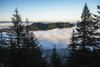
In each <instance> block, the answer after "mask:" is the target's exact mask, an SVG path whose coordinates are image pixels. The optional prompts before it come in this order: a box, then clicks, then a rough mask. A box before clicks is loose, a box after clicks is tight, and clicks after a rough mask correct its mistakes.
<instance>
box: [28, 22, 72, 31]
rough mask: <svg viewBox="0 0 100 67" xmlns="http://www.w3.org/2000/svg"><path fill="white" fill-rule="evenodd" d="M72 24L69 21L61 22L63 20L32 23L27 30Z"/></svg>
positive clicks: (66, 26)
mask: <svg viewBox="0 0 100 67" xmlns="http://www.w3.org/2000/svg"><path fill="white" fill-rule="evenodd" d="M72 26H74V25H73V24H71V23H68V22H66V23H63V22H56V23H41V22H39V23H33V24H31V25H29V30H50V29H54V28H68V27H72Z"/></svg>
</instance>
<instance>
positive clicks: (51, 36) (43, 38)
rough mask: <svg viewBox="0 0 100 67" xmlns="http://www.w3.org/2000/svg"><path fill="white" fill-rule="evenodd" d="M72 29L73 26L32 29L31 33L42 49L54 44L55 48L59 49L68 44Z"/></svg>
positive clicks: (50, 47)
mask: <svg viewBox="0 0 100 67" xmlns="http://www.w3.org/2000/svg"><path fill="white" fill-rule="evenodd" d="M73 29H75V27H71V28H63V29H58V28H56V29H52V30H46V31H33V33H34V34H35V36H36V38H37V40H38V41H39V43H40V45H42V47H43V48H44V49H52V48H53V47H54V45H56V48H57V49H61V48H66V47H67V45H69V43H70V38H71V35H72V31H73Z"/></svg>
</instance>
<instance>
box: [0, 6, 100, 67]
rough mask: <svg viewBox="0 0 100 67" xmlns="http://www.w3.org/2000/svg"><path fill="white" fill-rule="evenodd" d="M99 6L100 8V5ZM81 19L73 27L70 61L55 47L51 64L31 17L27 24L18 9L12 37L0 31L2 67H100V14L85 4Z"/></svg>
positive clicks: (51, 26)
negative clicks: (32, 29) (74, 28)
mask: <svg viewBox="0 0 100 67" xmlns="http://www.w3.org/2000/svg"><path fill="white" fill-rule="evenodd" d="M97 8H98V10H100V6H99V5H98V6H97ZM98 14H100V11H98ZM92 15H93V16H92ZM81 19H82V21H78V23H77V27H76V30H73V33H72V38H71V43H70V45H69V46H68V49H67V50H68V51H69V54H68V55H67V56H66V57H67V58H65V59H66V61H65V62H63V63H62V59H61V58H60V56H59V55H58V54H57V51H56V47H55V46H54V48H53V49H52V55H51V58H50V63H47V61H46V59H45V58H44V57H43V52H44V51H43V49H42V47H41V46H39V43H38V41H37V39H36V37H35V35H34V34H33V33H32V32H30V30H29V28H30V26H31V25H30V26H29V25H28V24H29V23H28V19H26V25H23V23H22V20H21V17H20V15H19V13H18V10H17V9H16V10H15V14H14V15H13V18H12V23H13V26H12V27H11V31H10V34H9V38H8V39H4V38H3V37H2V32H1V33H0V38H1V39H0V67H99V66H100V33H99V32H98V29H100V23H99V22H100V16H98V15H95V14H92V13H91V12H90V10H89V9H88V6H87V4H85V6H84V9H83V13H82V16H81ZM39 24H40V23H39ZM40 25H41V24H40ZM32 26H33V25H32ZM32 26H31V27H32ZM58 26H59V25H58ZM65 26H66V25H65ZM49 27H50V28H55V24H54V25H49ZM32 28H34V27H32ZM43 28H44V27H43ZM50 28H49V29H50ZM36 29H37V28H36ZM75 31H76V32H75ZM65 59H64V60H65Z"/></svg>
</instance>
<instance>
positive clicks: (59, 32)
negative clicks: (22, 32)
mask: <svg viewBox="0 0 100 67" xmlns="http://www.w3.org/2000/svg"><path fill="white" fill-rule="evenodd" d="M1 26H2V27H4V28H6V26H7V27H9V26H12V23H0V27H1ZM75 28H76V26H75V27H69V28H61V29H60V28H55V29H51V30H44V31H43V30H39V31H31V32H33V33H34V34H35V37H36V38H37V40H38V42H39V45H41V46H42V47H43V49H45V50H46V49H52V48H53V47H54V45H56V48H57V49H62V48H66V47H67V45H68V44H69V43H70V38H71V34H72V31H73V29H75ZM3 37H8V36H7V34H6V33H3Z"/></svg>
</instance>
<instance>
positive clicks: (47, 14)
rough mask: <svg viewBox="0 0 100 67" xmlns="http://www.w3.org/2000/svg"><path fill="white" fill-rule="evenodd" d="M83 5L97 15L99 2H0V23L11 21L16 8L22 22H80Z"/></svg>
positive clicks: (92, 0) (99, 0) (3, 0)
mask: <svg viewBox="0 0 100 67" xmlns="http://www.w3.org/2000/svg"><path fill="white" fill-rule="evenodd" d="M85 3H87V5H88V7H89V9H90V11H91V12H92V13H93V14H97V5H100V0H0V21H11V18H12V17H13V14H14V11H15V9H16V8H18V11H19V14H20V15H21V18H22V20H23V21H25V19H26V18H28V19H29V21H54V22H57V21H63V22H67V21H69V22H76V21H78V20H81V19H80V17H81V14H82V10H83V7H84V5H85Z"/></svg>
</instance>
